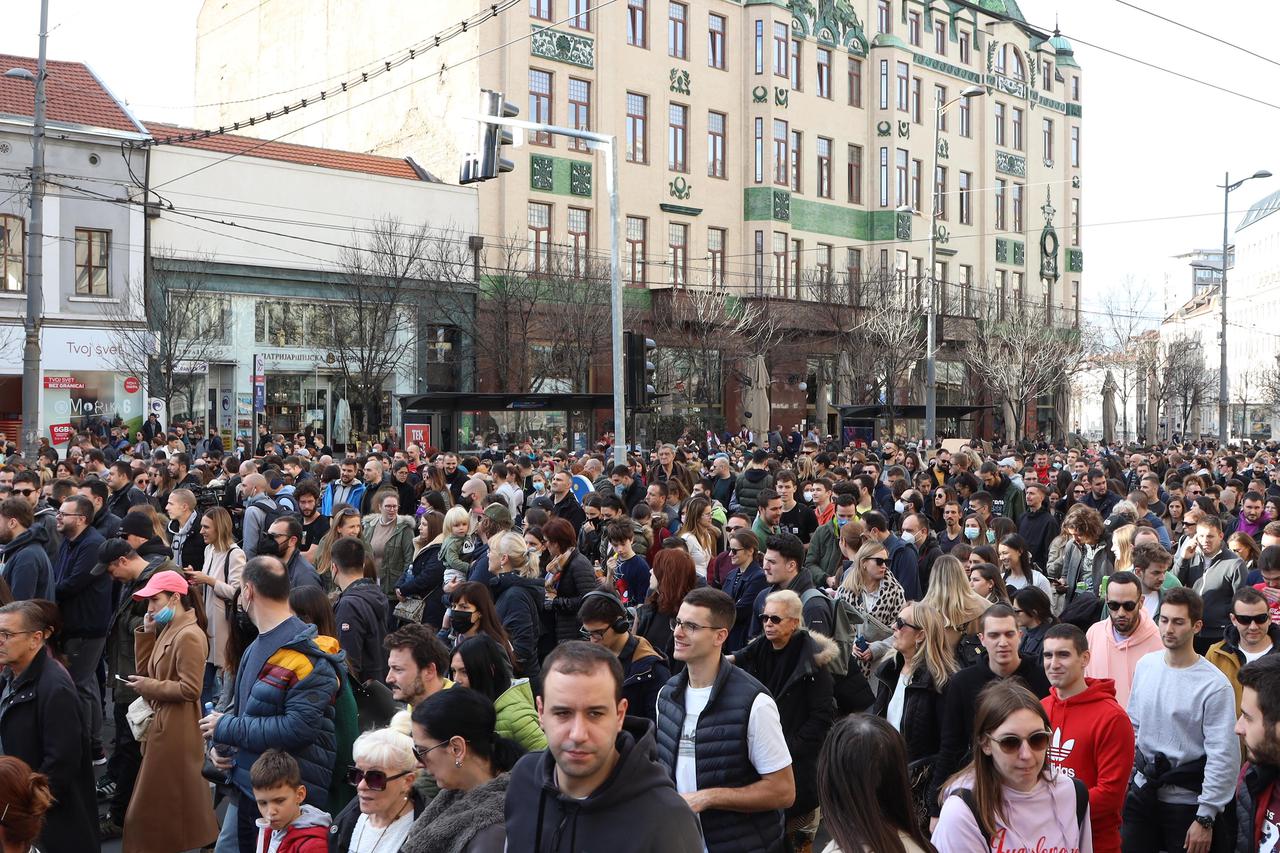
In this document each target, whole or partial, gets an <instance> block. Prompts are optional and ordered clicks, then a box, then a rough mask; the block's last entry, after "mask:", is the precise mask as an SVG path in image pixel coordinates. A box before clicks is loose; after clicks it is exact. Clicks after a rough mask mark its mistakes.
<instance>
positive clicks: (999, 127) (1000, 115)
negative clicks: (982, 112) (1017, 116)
mask: <svg viewBox="0 0 1280 853" xmlns="http://www.w3.org/2000/svg"><path fill="white" fill-rule="evenodd" d="M995 116H996V145H1004V104H1002V103H1000V102H999V101H996V106H995Z"/></svg>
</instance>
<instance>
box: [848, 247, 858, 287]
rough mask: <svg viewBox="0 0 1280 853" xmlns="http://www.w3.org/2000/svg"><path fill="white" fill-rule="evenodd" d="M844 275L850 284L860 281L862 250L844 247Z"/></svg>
mask: <svg viewBox="0 0 1280 853" xmlns="http://www.w3.org/2000/svg"><path fill="white" fill-rule="evenodd" d="M844 274H845V275H846V276H847V277H848V279H849V283H850V284H857V283H858V282H860V281H862V250H861V249H851V248H848V247H846V248H845V250H844Z"/></svg>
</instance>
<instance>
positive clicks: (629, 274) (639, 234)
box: [623, 216, 649, 284]
mask: <svg viewBox="0 0 1280 853" xmlns="http://www.w3.org/2000/svg"><path fill="white" fill-rule="evenodd" d="M648 229H649V222H648V220H647V219H645V218H644V217H642V216H628V217H627V256H626V258H624V259H623V264H624V266H623V272H625V273H626V278H627V281H628V282H629V283H631V284H644V283H645V273H644V259H645V254H646V246H645V243H646V240H647V232H648Z"/></svg>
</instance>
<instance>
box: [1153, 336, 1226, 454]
mask: <svg viewBox="0 0 1280 853" xmlns="http://www.w3.org/2000/svg"><path fill="white" fill-rule="evenodd" d="M1160 350H1161V354H1160V361H1159V365H1158V368H1157V371H1158V373H1159V376H1160V379H1159V385H1160V391H1161V394H1160V399H1161V401H1162V408H1163V409H1164V410H1165V412H1166V415H1165V417H1166V420H1167V422H1168V424H1169V429H1170V430H1172V428H1173V425H1174V424H1175V423H1176V424H1178V425H1179V433H1180V434H1181V435H1183V436H1185V435H1186V434H1187V430H1188V428H1189V427H1190V426H1191V424H1192V415H1193V414H1194V413H1195V412H1196V411H1198V410H1199V409H1200V408H1201V407H1202V406H1204V405H1207V404H1208V403H1211V402H1216V400H1217V396H1218V395H1217V389H1218V381H1217V376H1216V374H1215V372H1214V371H1211V370H1209V369H1208V368H1207V367H1205V361H1204V343H1203V342H1202V341H1201V340H1200V336H1199V335H1185V334H1184V335H1179V336H1177V337H1175V338H1172V339H1170V340H1168V341H1165V342H1163V343H1162V344H1161V346H1160Z"/></svg>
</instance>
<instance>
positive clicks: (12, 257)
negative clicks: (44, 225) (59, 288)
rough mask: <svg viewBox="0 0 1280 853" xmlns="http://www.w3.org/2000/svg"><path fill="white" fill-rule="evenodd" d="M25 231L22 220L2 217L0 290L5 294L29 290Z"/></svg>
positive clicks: (0, 230)
mask: <svg viewBox="0 0 1280 853" xmlns="http://www.w3.org/2000/svg"><path fill="white" fill-rule="evenodd" d="M25 230H26V223H25V222H23V220H21V219H20V218H18V217H16V216H4V215H0V289H2V290H4V292H5V293H21V292H22V291H24V290H26V289H27V285H26V281H27V279H26V244H25V242H24V240H25V236H26V235H25V234H24V231H25Z"/></svg>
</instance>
